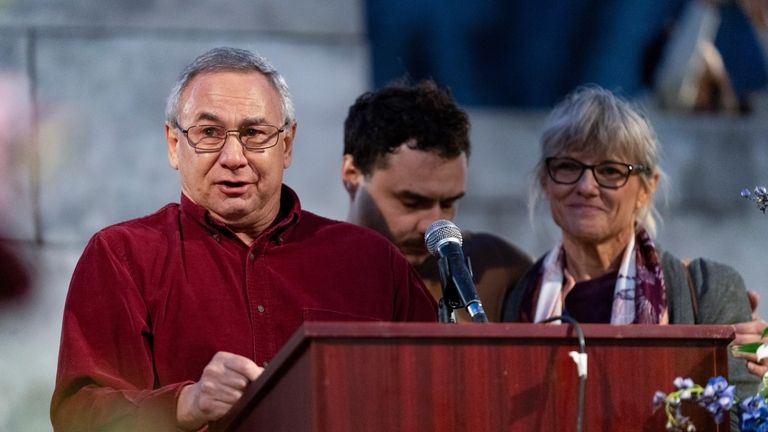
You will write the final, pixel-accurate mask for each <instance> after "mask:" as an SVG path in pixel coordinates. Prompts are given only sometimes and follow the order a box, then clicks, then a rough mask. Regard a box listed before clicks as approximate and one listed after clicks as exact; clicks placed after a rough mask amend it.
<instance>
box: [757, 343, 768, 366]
mask: <svg viewBox="0 0 768 432" xmlns="http://www.w3.org/2000/svg"><path fill="white" fill-rule="evenodd" d="M755 354H756V355H757V361H758V362H760V361H761V360H763V359H764V358H768V345H766V344H762V345H760V347H759V348H758V349H757V352H756V353H755Z"/></svg>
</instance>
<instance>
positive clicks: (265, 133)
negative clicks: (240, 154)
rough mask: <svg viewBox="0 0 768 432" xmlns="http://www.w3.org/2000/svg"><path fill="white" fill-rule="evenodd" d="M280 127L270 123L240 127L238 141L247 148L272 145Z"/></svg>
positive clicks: (275, 140)
mask: <svg viewBox="0 0 768 432" xmlns="http://www.w3.org/2000/svg"><path fill="white" fill-rule="evenodd" d="M279 133H280V129H278V128H277V127H275V126H272V125H253V126H246V127H244V128H242V129H240V141H242V142H243V144H244V145H245V147H247V148H249V149H263V148H268V147H272V146H273V145H275V143H276V142H277V135H278V134H279Z"/></svg>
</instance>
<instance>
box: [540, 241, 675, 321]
mask: <svg viewBox="0 0 768 432" xmlns="http://www.w3.org/2000/svg"><path fill="white" fill-rule="evenodd" d="M564 258H565V250H564V249H563V246H562V243H559V244H557V245H556V246H555V247H554V248H553V249H552V250H551V251H549V253H547V255H546V256H545V257H544V261H543V263H542V267H541V278H540V280H541V286H540V289H539V295H538V301H537V303H536V307H535V311H534V322H541V321H542V320H544V319H547V318H549V317H553V316H558V315H561V314H562V311H563V304H564V302H565V296H564V295H563V281H564V280H565V273H564V265H563V264H564V262H565V261H564ZM668 323H669V316H668V310H667V289H666V287H665V286H664V274H663V273H662V270H661V263H660V262H659V256H658V254H657V253H656V248H655V247H654V245H653V241H651V237H650V236H649V235H648V233H647V232H646V231H645V229H643V228H642V227H639V226H638V228H637V230H636V231H635V237H633V238H631V239H630V241H629V244H628V245H627V249H626V250H625V251H624V255H623V257H622V260H621V266H620V267H619V273H618V276H617V277H616V288H615V290H614V294H613V306H612V310H611V324H668Z"/></svg>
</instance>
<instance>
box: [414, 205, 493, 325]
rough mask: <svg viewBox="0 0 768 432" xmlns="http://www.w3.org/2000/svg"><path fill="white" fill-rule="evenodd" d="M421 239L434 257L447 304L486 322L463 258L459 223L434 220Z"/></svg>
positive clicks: (467, 264)
mask: <svg viewBox="0 0 768 432" xmlns="http://www.w3.org/2000/svg"><path fill="white" fill-rule="evenodd" d="M424 242H425V243H426V245H427V250H428V251H429V253H430V254H432V255H434V256H436V257H437V258H438V265H439V267H440V281H441V282H442V284H443V297H444V300H445V302H446V303H447V304H448V306H449V307H451V308H453V309H458V308H459V307H464V308H466V310H467V312H468V313H469V316H470V317H471V318H472V321H474V322H488V317H487V316H486V315H485V310H484V309H483V304H482V303H481V302H480V297H478V295H477V289H475V283H474V282H473V281H472V271H471V270H470V266H469V260H468V259H466V258H464V251H463V250H462V248H461V245H462V239H461V230H459V227H457V226H456V225H454V223H453V222H451V221H448V220H445V219H440V220H436V221H434V222H432V224H431V225H430V226H429V228H427V231H426V232H425V233H424Z"/></svg>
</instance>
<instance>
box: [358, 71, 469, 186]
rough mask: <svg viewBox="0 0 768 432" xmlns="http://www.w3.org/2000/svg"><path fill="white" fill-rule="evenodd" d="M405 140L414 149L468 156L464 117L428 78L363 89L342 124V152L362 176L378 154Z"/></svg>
mask: <svg viewBox="0 0 768 432" xmlns="http://www.w3.org/2000/svg"><path fill="white" fill-rule="evenodd" d="M409 139H415V140H416V145H415V148H416V149H418V150H424V151H435V152H437V153H438V154H439V155H440V156H442V157H444V158H447V159H452V158H454V157H458V156H459V155H460V154H461V153H465V154H466V155H467V157H469V152H470V149H469V117H468V116H467V114H466V113H465V112H464V111H463V110H462V109H461V108H459V107H458V105H457V104H456V102H454V100H453V99H452V98H451V95H450V93H449V92H448V90H446V89H443V88H440V87H439V86H438V85H437V84H436V83H435V82H434V81H431V80H423V81H420V82H418V83H416V84H413V83H411V82H410V81H408V80H399V81H396V82H394V83H391V84H389V85H387V86H386V87H384V88H381V89H379V90H376V91H371V92H366V93H363V94H362V95H361V96H360V97H358V98H357V100H356V101H355V103H354V105H352V106H351V107H349V114H348V115H347V119H346V121H345V122H344V154H350V155H352V157H353V158H354V162H355V165H356V166H357V167H358V168H359V169H360V170H361V171H362V173H363V174H365V175H368V174H370V173H371V172H372V170H373V168H374V167H375V166H377V164H378V163H381V162H382V160H381V158H382V157H383V156H385V155H386V154H388V153H391V152H392V151H394V150H395V149H396V148H397V147H399V146H400V145H402V144H403V143H404V142H405V141H407V140H409Z"/></svg>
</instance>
